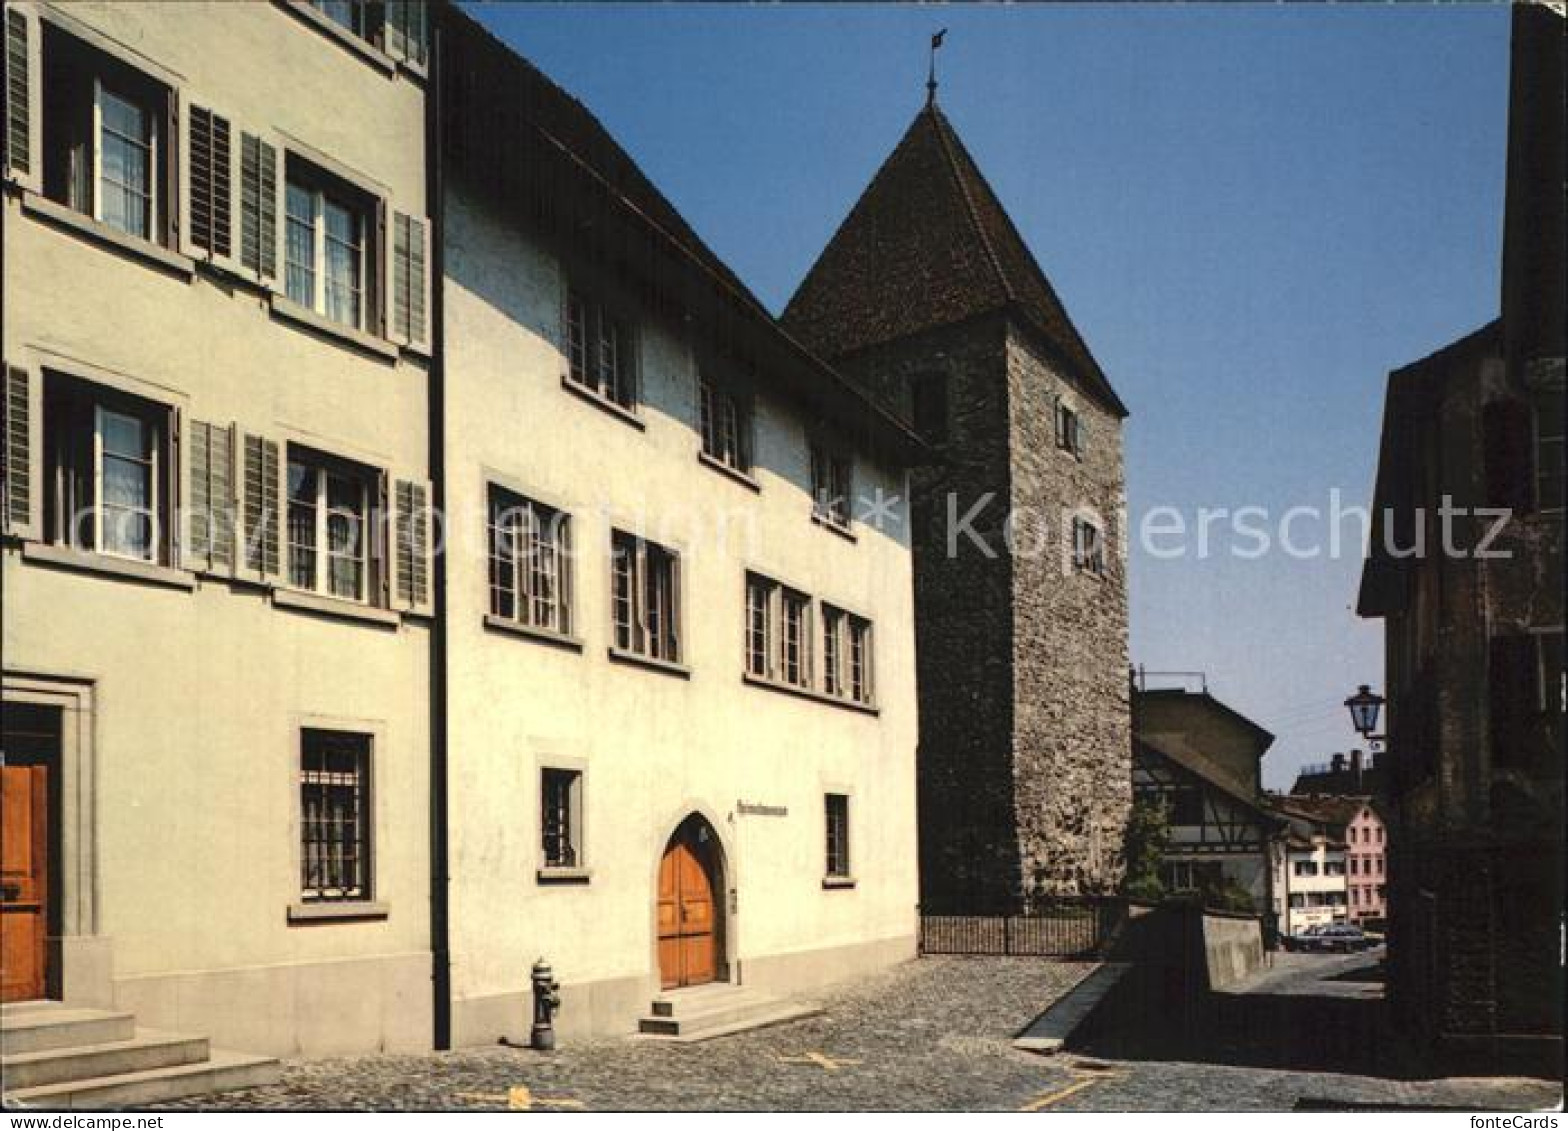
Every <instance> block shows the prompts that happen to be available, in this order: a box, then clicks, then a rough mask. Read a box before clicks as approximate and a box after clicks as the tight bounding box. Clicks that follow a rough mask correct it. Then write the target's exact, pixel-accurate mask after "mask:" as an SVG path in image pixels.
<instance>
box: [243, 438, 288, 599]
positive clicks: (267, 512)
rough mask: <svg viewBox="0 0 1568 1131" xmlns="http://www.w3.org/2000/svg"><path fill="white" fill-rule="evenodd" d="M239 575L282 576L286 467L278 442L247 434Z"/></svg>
mask: <svg viewBox="0 0 1568 1131" xmlns="http://www.w3.org/2000/svg"><path fill="white" fill-rule="evenodd" d="M240 475H241V490H240V494H241V515H240V517H241V520H242V521H241V525H240V534H241V537H242V538H243V544H242V546H241V547H240V566H241V569H240V571H239V572H241V574H242V575H243V576H246V577H249V578H251V579H252V580H256V581H273V580H276V579H278V578H279V577H281V576H282V572H283V567H282V545H281V543H282V527H283V505H282V496H283V491H282V468H281V467H280V464H279V447H278V442H277V441H276V440H268V439H266V438H265V437H262V436H256V435H253V434H249V433H247V434H246V436H245V441H244V452H243V456H242V462H241V468H240Z"/></svg>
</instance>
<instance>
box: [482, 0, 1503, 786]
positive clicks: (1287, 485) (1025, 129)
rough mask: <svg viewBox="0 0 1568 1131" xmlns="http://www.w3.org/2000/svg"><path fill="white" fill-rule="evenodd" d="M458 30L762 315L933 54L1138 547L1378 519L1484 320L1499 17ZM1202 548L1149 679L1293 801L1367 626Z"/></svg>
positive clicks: (1276, 565) (1289, 15)
mask: <svg viewBox="0 0 1568 1131" xmlns="http://www.w3.org/2000/svg"><path fill="white" fill-rule="evenodd" d="M470 11H471V12H472V13H473V14H474V15H475V16H476V17H477V18H479V19H480V20H482V21H483V22H484V23H485V24H486V25H487V26H488V27H490V28H491V30H492V31H494V32H496V33H497V34H498V35H500V36H501V37H502V38H503V39H505V40H506V41H507V42H508V43H510V44H511V45H512V46H513V47H514V48H516V49H517V50H518V51H520V52H521V53H523V54H524V55H526V56H527V57H529V58H530V59H532V60H533V61H534V62H535V63H536V64H537V65H539V66H540V67H541V68H542V69H544V70H545V71H546V72H547V73H548V74H550V75H551V77H553V78H554V79H555V80H556V81H558V82H560V83H561V84H562V85H563V86H565V87H566V88H567V89H568V90H570V91H571V92H572V93H573V94H575V95H576V96H577V97H578V98H580V99H581V100H582V101H583V102H584V103H585V104H587V106H588V107H589V108H590V109H592V110H593V111H594V113H595V114H597V115H598V116H599V118H600V120H601V121H602V122H604V124H605V125H606V126H607V127H608V128H609V129H610V131H611V132H612V133H614V134H615V136H616V138H617V139H618V140H619V141H620V142H621V144H622V145H623V146H625V148H626V149H627V150H628V151H629V152H630V153H631V154H632V156H633V157H634V158H636V160H637V161H638V163H639V164H641V165H642V167H643V169H644V171H645V172H647V173H648V175H649V176H650V177H651V178H652V179H653V181H654V182H655V183H656V184H658V185H659V186H660V188H661V189H662V190H663V191H664V193H665V194H666V195H667V196H668V197H669V198H670V199H671V201H673V202H674V204H675V205H676V207H677V208H679V209H680V210H681V212H682V213H683V214H684V215H685V216H686V218H687V219H688V221H690V223H691V224H692V226H693V227H694V228H696V230H697V231H698V232H699V233H700V234H701V235H702V236H703V238H704V239H705V240H706V241H707V242H708V243H709V245H710V246H711V247H713V249H714V250H715V251H716V252H717V253H718V254H719V255H720V256H722V257H723V258H724V259H725V260H726V261H727V262H729V263H730V265H731V266H732V267H734V268H735V270H736V271H737V272H738V273H739V274H740V276H741V277H742V278H744V279H745V280H746V281H747V282H748V283H749V284H750V285H751V287H752V288H753V289H754V290H755V291H756V292H757V294H758V295H759V296H760V297H761V298H762V300H763V301H764V302H765V303H767V304H768V305H769V306H770V307H771V308H773V309H774V310H780V309H782V307H783V305H784V303H785V301H786V300H787V299H788V298H789V295H790V294H791V293H792V291H793V290H794V288H795V286H796V284H797V283H798V282H799V281H800V279H801V277H802V276H803V275H804V274H805V272H806V270H807V268H808V267H809V266H810V265H811V263H812V261H813V260H814V259H815V257H816V256H817V254H818V253H819V252H820V251H821V249H822V247H823V245H824V244H825V243H826V242H827V240H828V238H829V237H830V236H831V235H832V233H833V231H834V229H835V228H836V227H837V225H838V224H839V222H840V221H841V220H842V219H843V217H844V215H845V213H846V212H847V211H848V210H849V208H850V206H851V205H852V204H853V203H854V201H855V199H856V198H857V197H858V195H859V193H860V191H861V190H862V188H864V186H865V185H866V183H867V182H868V181H869V179H870V178H871V175H872V174H873V173H874V172H875V171H876V169H877V167H878V165H880V164H881V162H882V160H883V159H884V158H885V157H886V156H887V154H888V152H889V151H890V150H891V149H892V147H893V145H894V144H895V143H896V142H897V141H898V139H899V137H900V136H902V134H903V131H904V129H905V128H906V127H907V126H908V124H909V121H910V119H911V118H912V116H913V115H914V114H915V113H916V111H917V110H918V109H919V107H920V105H921V103H922V101H923V99H924V96H925V91H924V81H925V67H926V45H927V42H928V40H929V37H930V35H931V33H932V32H933V31H935V30H936V29H937V28H940V27H946V28H948V29H949V30H948V35H947V40H946V44H945V46H944V47H943V48H942V50H941V52H940V55H939V71H940V76H939V77H940V79H941V84H942V85H941V91H940V94H939V99H940V101H941V103H942V106H943V108H944V109H945V111H946V113H947V115H948V117H949V119H950V120H951V121H952V123H953V125H954V126H955V128H956V129H957V130H958V132H959V134H960V135H961V136H962V137H963V139H964V141H965V143H966V144H967V145H968V147H969V149H970V151H971V152H972V153H973V155H974V157H975V159H976V161H977V162H978V163H979V165H980V168H981V169H982V170H983V171H984V173H985V174H986V176H987V177H988V179H989V180H990V181H991V184H992V186H993V187H994V188H995V189H996V191H997V193H998V195H999V196H1000V197H1001V199H1002V202H1003V203H1004V204H1005V205H1006V206H1007V208H1008V210H1009V212H1010V213H1011V215H1012V217H1013V219H1014V221H1015V222H1016V223H1017V225H1018V227H1019V229H1020V231H1021V232H1022V233H1023V235H1024V237H1025V239H1026V240H1027V241H1028V242H1029V244H1030V246H1031V248H1032V249H1033V251H1034V253H1035V255H1036V257H1037V258H1038V259H1039V260H1040V263H1041V265H1042V267H1043V268H1044V269H1045V272H1046V274H1047V275H1048V276H1049V277H1050V278H1051V280H1052V282H1053V283H1054V285H1055V286H1056V289H1057V291H1058V292H1059V293H1060V294H1061V296H1062V298H1063V300H1064V301H1065V303H1066V304H1067V307H1068V310H1069V311H1070V312H1071V314H1072V316H1073V318H1074V321H1075V322H1076V323H1077V325H1078V327H1079V329H1080V330H1081V331H1082V332H1083V334H1084V336H1085V338H1086V339H1087V340H1088V342H1089V344H1090V347H1091V348H1092V349H1093V350H1094V352H1095V355H1096V356H1097V357H1098V358H1099V360H1100V362H1101V365H1102V366H1103V367H1104V368H1105V370H1106V372H1107V373H1108V374H1109V375H1110V377H1111V380H1112V381H1113V382H1114V383H1115V385H1116V386H1117V389H1118V391H1119V392H1120V394H1121V396H1122V398H1123V400H1125V401H1126V402H1127V404H1128V406H1129V407H1130V408H1131V410H1132V416H1131V418H1130V419H1129V421H1128V422H1127V431H1126V436H1127V476H1128V494H1129V504H1130V508H1131V512H1132V515H1133V519H1134V522H1136V521H1137V520H1138V519H1139V517H1140V516H1141V515H1143V514H1145V513H1147V512H1148V510H1149V509H1150V508H1152V507H1156V506H1174V507H1176V508H1178V509H1179V510H1180V511H1182V512H1183V513H1184V514H1185V515H1186V516H1187V517H1188V521H1189V523H1190V522H1192V520H1193V517H1194V515H1195V512H1196V510H1197V508H1199V507H1209V508H1218V507H1228V508H1236V507H1239V506H1243V505H1258V506H1262V507H1266V508H1268V510H1269V512H1270V514H1271V515H1273V516H1274V518H1275V519H1277V518H1278V517H1279V516H1280V515H1281V514H1283V512H1285V511H1286V510H1288V509H1289V508H1291V507H1293V506H1298V505H1305V506H1316V507H1320V508H1323V509H1324V510H1325V511H1326V510H1327V508H1328V506H1329V492H1330V490H1331V489H1333V488H1338V489H1340V491H1342V492H1343V504H1344V505H1345V506H1352V505H1366V504H1367V503H1368V502H1369V501H1370V500H1369V497H1370V493H1371V483H1372V476H1373V472H1374V469H1375V464H1376V448H1377V435H1378V427H1379V421H1380V418H1381V408H1382V396H1383V385H1384V380H1385V375H1386V373H1387V371H1388V370H1389V369H1390V368H1392V367H1395V366H1398V365H1401V364H1403V363H1405V362H1407V361H1410V360H1413V359H1415V358H1417V357H1421V356H1423V355H1425V354H1427V353H1430V352H1431V351H1433V350H1434V349H1436V348H1438V347H1439V346H1441V345H1443V344H1445V343H1447V342H1448V341H1450V340H1452V339H1453V338H1455V337H1458V336H1459V335H1461V334H1463V333H1466V332H1468V331H1469V330H1471V329H1473V328H1475V327H1476V326H1478V325H1480V324H1481V323H1483V322H1486V321H1488V320H1489V319H1490V318H1492V317H1494V316H1495V314H1496V310H1497V302H1498V281H1497V280H1498V262H1499V255H1500V239H1501V229H1502V192H1503V171H1504V149H1505V147H1504V141H1505V127H1506V119H1507V49H1508V13H1507V8H1506V7H1505V6H1501V5H1499V6H1491V7H1482V6H1458V7H1452V6H1442V7H1439V6H1415V5H1409V6H1400V5H1395V6H1387V5H1379V6H1359V5H1334V6H1256V7H1201V6H1185V5H1183V6H1144V7H1126V8H1113V7H1090V6H1064V7H1050V6H1008V7H1000V6H997V7H989V6H987V7H975V8H966V9H957V8H949V7H923V8H920V7H888V8H873V7H857V8H848V9H845V8H828V7H815V6H812V7H779V6H765V7H745V8H740V7H695V6H693V7H687V6H675V7H670V6H649V7H637V6H629V7H623V6H614V7H586V6H558V7H556V6H548V7H535V6H524V5H480V6H475V7H471V8H470ZM1324 529H1325V526H1324V524H1323V523H1320V522H1313V521H1311V520H1310V518H1308V517H1303V518H1300V519H1298V525H1297V527H1296V535H1297V539H1298V542H1299V543H1304V542H1308V541H1310V540H1311V536H1312V535H1313V534H1314V533H1315V532H1321V531H1323V530H1324ZM1215 530H1216V540H1215V542H1214V544H1213V548H1212V549H1211V552H1210V556H1209V557H1208V558H1206V559H1202V560H1200V559H1198V558H1197V557H1196V556H1194V555H1192V554H1189V555H1187V556H1184V557H1181V558H1171V559H1165V558H1158V557H1154V556H1152V555H1150V554H1147V553H1144V552H1141V551H1135V552H1134V556H1133V560H1132V563H1131V576H1132V652H1133V659H1134V661H1135V662H1137V663H1141V664H1144V665H1146V666H1147V667H1148V668H1149V669H1151V670H1202V671H1205V672H1207V673H1208V677H1209V683H1210V689H1211V690H1212V691H1213V692H1214V693H1215V694H1216V695H1218V696H1220V697H1221V698H1222V699H1224V700H1226V701H1227V702H1229V703H1230V704H1231V705H1233V706H1235V707H1236V708H1238V709H1239V710H1241V711H1243V712H1245V713H1247V714H1248V715H1250V716H1252V717H1253V718H1256V719H1257V720H1258V721H1259V722H1260V723H1262V724H1263V725H1264V726H1266V727H1268V728H1269V729H1271V730H1273V731H1274V732H1275V733H1276V734H1277V735H1278V740H1277V742H1276V744H1275V748H1274V750H1273V751H1272V752H1271V753H1270V755H1269V757H1268V758H1267V760H1266V761H1265V763H1264V780H1265V784H1266V785H1269V786H1273V787H1281V786H1288V785H1289V782H1290V780H1291V779H1292V777H1293V775H1294V771H1295V768H1296V766H1297V765H1298V764H1299V763H1302V762H1310V761H1318V760H1324V759H1326V758H1327V756H1328V754H1329V753H1330V752H1332V751H1334V750H1340V749H1348V748H1349V747H1350V746H1351V745H1352V744H1354V743H1355V742H1356V741H1357V740H1356V738H1355V735H1354V734H1353V732H1351V731H1350V729H1349V726H1348V721H1347V719H1348V716H1347V715H1346V712H1345V710H1344V708H1343V707H1342V706H1341V701H1342V700H1343V698H1344V697H1345V695H1346V694H1348V693H1349V692H1350V691H1351V690H1353V688H1354V685H1355V684H1357V683H1361V682H1370V683H1372V684H1374V685H1380V684H1381V682H1382V651H1381V632H1380V626H1379V625H1378V624H1377V623H1376V622H1372V623H1367V622H1361V621H1358V620H1357V618H1356V617H1355V615H1354V613H1353V611H1352V606H1353V604H1354V600H1355V586H1356V580H1357V577H1358V575H1359V568H1360V567H1359V561H1358V560H1357V559H1356V555H1355V553H1354V552H1350V553H1344V554H1342V555H1341V557H1340V558H1339V559H1338V560H1329V559H1328V558H1327V557H1326V556H1320V557H1317V558H1314V559H1296V558H1292V557H1290V556H1287V555H1285V554H1282V553H1278V552H1276V553H1271V554H1269V555H1267V556H1265V557H1263V558H1261V559H1258V560H1241V559H1237V558H1235V557H1233V556H1231V555H1230V554H1229V552H1228V550H1227V548H1226V547H1227V543H1226V542H1225V541H1224V539H1223V538H1221V537H1220V533H1219V532H1220V530H1221V527H1216V528H1215ZM1346 530H1347V532H1349V533H1350V534H1351V535H1352V536H1353V534H1354V528H1353V526H1347V527H1346Z"/></svg>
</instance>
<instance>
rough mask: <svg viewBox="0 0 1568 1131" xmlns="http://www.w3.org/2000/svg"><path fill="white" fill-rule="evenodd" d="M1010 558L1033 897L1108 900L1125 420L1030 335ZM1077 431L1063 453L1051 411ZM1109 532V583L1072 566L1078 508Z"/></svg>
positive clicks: (1022, 348)
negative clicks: (1063, 412)
mask: <svg viewBox="0 0 1568 1131" xmlns="http://www.w3.org/2000/svg"><path fill="white" fill-rule="evenodd" d="M1007 391H1008V405H1009V431H1010V444H1009V447H1010V451H1011V475H1010V477H1009V483H1010V487H1011V499H1012V506H1013V510H1014V513H1015V515H1017V516H1019V519H1018V533H1017V536H1016V537H1015V539H1014V544H1015V552H1014V557H1013V632H1012V641H1011V644H1012V660H1013V663H1012V669H1013V685H1014V689H1013V750H1012V763H1013V796H1014V802H1013V804H1014V812H1015V820H1016V823H1017V829H1018V841H1019V858H1020V867H1021V872H1022V878H1023V882H1024V885H1025V891H1026V893H1027V894H1028V895H1031V896H1033V895H1040V894H1045V895H1059V894H1078V893H1092V892H1102V891H1110V890H1113V889H1114V888H1115V887H1116V885H1117V884H1118V883H1119V882H1120V880H1121V874H1122V864H1123V861H1122V839H1123V833H1124V831H1125V829H1126V824H1127V814H1128V810H1129V808H1130V807H1131V804H1132V767H1131V764H1130V763H1131V757H1132V722H1131V709H1130V704H1129V689H1128V681H1127V671H1128V653H1127V560H1126V556H1125V554H1124V553H1123V549H1124V545H1123V542H1124V539H1123V534H1124V531H1123V527H1124V525H1125V516H1124V514H1123V512H1124V510H1125V507H1126V480H1125V471H1124V464H1123V451H1122V423H1121V420H1120V418H1119V417H1117V416H1116V415H1114V414H1113V413H1111V412H1108V411H1107V410H1106V409H1105V408H1103V407H1102V406H1101V404H1100V403H1099V402H1098V401H1097V400H1094V399H1092V398H1090V397H1089V396H1087V395H1085V394H1084V393H1083V392H1082V391H1081V390H1080V389H1078V388H1077V387H1075V386H1074V384H1073V383H1071V382H1069V381H1066V380H1064V379H1063V378H1062V376H1061V371H1060V368H1059V367H1057V366H1053V364H1052V363H1051V362H1050V361H1049V360H1048V359H1047V358H1046V356H1045V355H1044V354H1043V352H1042V351H1041V350H1039V349H1037V348H1036V347H1035V346H1034V344H1033V341H1032V339H1031V338H1030V337H1028V336H1027V335H1025V334H1023V333H1020V332H1019V331H1018V330H1017V329H1012V330H1010V331H1009V333H1008V338H1007ZM1059 397H1060V398H1065V399H1066V400H1067V402H1068V403H1069V404H1070V405H1071V406H1072V407H1073V409H1074V410H1075V411H1076V412H1077V413H1078V414H1079V418H1080V420H1081V421H1082V422H1083V428H1084V433H1085V441H1084V444H1083V445H1082V449H1083V450H1082V454H1081V455H1075V454H1074V453H1072V452H1069V451H1064V450H1062V449H1061V448H1059V447H1058V446H1057V444H1056V433H1055V406H1056V399H1057V398H1059ZM1078 507H1086V508H1087V512H1088V516H1089V517H1091V518H1092V519H1093V520H1094V521H1095V522H1096V523H1098V524H1099V525H1100V526H1101V529H1102V530H1103V531H1104V532H1105V570H1104V573H1103V574H1100V575H1096V574H1093V573H1088V572H1084V571H1082V570H1076V569H1074V568H1073V563H1072V556H1071V555H1072V512H1073V511H1074V510H1075V509H1076V508H1078Z"/></svg>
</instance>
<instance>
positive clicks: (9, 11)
mask: <svg viewBox="0 0 1568 1131" xmlns="http://www.w3.org/2000/svg"><path fill="white" fill-rule="evenodd" d="M41 43H42V37H41V36H40V35H39V25H38V16H37V14H36V13H35V12H33V11H32V10H30V9H27V8H22V7H17V6H11V5H7V7H6V10H5V170H6V174H7V175H8V176H9V177H10V178H11V179H12V180H14V181H15V182H16V183H17V184H19V185H21V186H22V187H23V188H28V189H31V190H32V191H33V192H42V191H43V139H42V135H43V131H42V129H41V123H42V118H43V81H42V80H43V75H42V71H43V65H42V53H41Z"/></svg>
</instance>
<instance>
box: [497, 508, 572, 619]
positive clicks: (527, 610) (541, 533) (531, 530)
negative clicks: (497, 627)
mask: <svg viewBox="0 0 1568 1131" xmlns="http://www.w3.org/2000/svg"><path fill="white" fill-rule="evenodd" d="M490 612H491V613H492V614H494V615H495V616H498V617H504V618H505V619H507V620H512V621H516V622H517V623H518V624H525V625H528V626H530V627H532V628H543V629H547V630H548V631H551V632H559V633H562V634H563V635H565V634H569V633H570V632H571V631H572V616H571V542H570V519H569V517H568V516H567V515H566V514H565V513H563V512H561V511H558V510H555V509H553V508H551V507H547V506H545V505H544V504H543V503H536V502H534V501H533V500H532V499H525V498H524V497H523V496H521V495H515V494H513V493H512V492H510V491H507V490H505V489H503V488H501V487H496V486H491V488H490Z"/></svg>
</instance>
